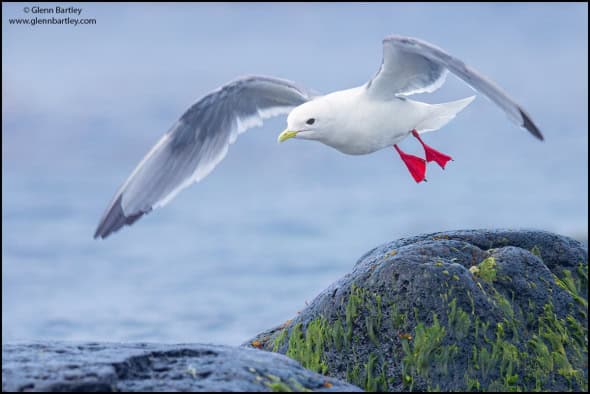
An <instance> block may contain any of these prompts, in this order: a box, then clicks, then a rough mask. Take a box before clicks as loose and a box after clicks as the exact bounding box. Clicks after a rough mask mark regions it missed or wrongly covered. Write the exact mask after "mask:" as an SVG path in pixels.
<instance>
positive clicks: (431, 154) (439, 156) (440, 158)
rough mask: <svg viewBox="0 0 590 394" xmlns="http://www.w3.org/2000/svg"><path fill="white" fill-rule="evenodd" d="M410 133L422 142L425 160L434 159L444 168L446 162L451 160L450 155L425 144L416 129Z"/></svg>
mask: <svg viewBox="0 0 590 394" xmlns="http://www.w3.org/2000/svg"><path fill="white" fill-rule="evenodd" d="M412 135H413V136H414V137H416V138H417V139H418V141H420V143H421V144H422V147H424V152H425V153H426V161H427V162H431V161H435V162H436V163H437V164H438V165H439V166H441V168H442V169H443V170H444V169H445V166H446V165H447V163H448V162H449V161H451V160H453V158H452V157H451V156H449V155H445V154H444V153H442V152H439V151H437V150H436V149H434V148H431V147H430V146H428V145H426V144H425V143H424V141H422V138H420V134H418V132H417V131H416V130H412Z"/></svg>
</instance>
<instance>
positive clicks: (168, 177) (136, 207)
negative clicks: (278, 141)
mask: <svg viewBox="0 0 590 394" xmlns="http://www.w3.org/2000/svg"><path fill="white" fill-rule="evenodd" d="M309 99H310V95H309V93H307V92H306V91H305V90H303V89H301V88H299V87H297V86H296V85H295V84H293V83H292V82H289V81H286V80H282V79H278V78H269V77H256V76H254V77H246V78H242V79H238V80H236V81H233V82H230V83H228V84H227V85H225V86H222V87H221V88H219V89H217V90H215V91H213V92H211V93H210V94H208V95H206V96H205V97H203V98H202V99H200V100H199V101H198V102H197V103H196V104H194V105H193V106H192V107H190V108H189V109H188V110H187V111H186V112H185V113H184V115H182V116H181V117H180V119H179V120H178V121H177V122H176V123H175V124H174V125H173V126H172V128H171V129H170V130H169V131H168V132H167V133H166V134H164V136H163V137H162V138H161V139H160V141H159V142H158V143H157V144H156V145H155V146H154V147H153V148H152V149H151V150H150V151H149V153H148V154H147V155H146V156H145V157H144V159H143V160H142V161H141V162H140V163H139V165H138V166H137V167H136V168H135V170H134V171H133V173H132V174H131V176H129V178H128V179H127V181H125V183H124V184H123V186H121V188H120V189H119V191H118V192H117V194H116V195H115V197H114V198H113V201H112V202H111V204H110V205H109V207H108V208H107V210H106V212H105V213H104V215H103V216H102V218H101V220H100V223H99V225H98V227H97V229H96V233H95V234H94V238H98V237H101V238H105V237H107V236H108V235H109V234H111V233H112V232H114V231H117V230H119V229H120V228H121V227H123V226H124V225H130V224H132V223H133V222H135V221H136V220H137V219H139V218H140V217H141V216H142V215H144V214H146V213H148V212H150V211H151V210H152V209H154V208H158V207H161V206H163V205H164V204H166V203H167V202H169V201H170V200H171V199H172V198H174V196H175V195H176V194H177V193H178V192H179V191H181V190H182V189H184V188H185V187H187V186H188V185H190V184H192V183H194V182H198V181H200V180H201V179H203V178H204V177H206V176H207V175H208V174H209V173H210V172H211V171H212V170H213V169H214V168H215V166H217V164H219V162H220V161H221V160H222V159H223V158H224V157H225V155H226V154H227V150H228V147H229V145H230V144H232V143H233V142H234V141H235V140H236V138H237V137H238V135H239V134H240V133H242V132H244V131H246V130H247V129H249V128H251V127H255V126H260V125H262V120H263V119H266V118H269V117H271V116H275V115H279V114H285V113H288V112H289V111H290V110H291V109H292V108H293V107H296V106H298V105H300V104H302V103H304V102H306V101H308V100H309Z"/></svg>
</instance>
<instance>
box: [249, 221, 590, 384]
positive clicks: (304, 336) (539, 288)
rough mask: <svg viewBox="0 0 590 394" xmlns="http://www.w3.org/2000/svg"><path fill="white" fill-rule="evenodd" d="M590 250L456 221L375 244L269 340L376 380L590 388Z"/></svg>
mask: <svg viewBox="0 0 590 394" xmlns="http://www.w3.org/2000/svg"><path fill="white" fill-rule="evenodd" d="M587 300H588V253H587V250H586V249H585V248H584V247H583V246H582V245H581V244H579V243H578V242H576V241H574V240H572V239H569V238H566V237H562V236H558V235H554V234H550V233H547V232H541V231H509V230H498V231H485V230H472V231H455V232H445V233H437V234H430V235H423V236H417V237H413V238H408V239H401V240H398V241H395V242H392V243H389V244H386V245H383V246H380V247H378V248H375V249H373V250H372V251H370V252H369V253H367V254H365V255H364V256H363V257H362V258H361V259H360V260H359V261H358V262H357V264H356V265H355V267H354V269H353V271H352V272H351V273H350V274H348V275H347V276H345V277H344V278H343V279H341V280H340V281H338V282H336V283H335V284H333V285H332V286H330V287H329V288H328V289H326V290H325V291H324V292H322V293H321V294H320V295H319V296H318V297H317V298H316V299H315V300H314V301H313V302H312V303H311V304H310V305H309V306H308V307H307V308H305V309H304V310H303V311H301V312H300V314H299V315H298V316H297V318H295V319H293V320H292V321H290V322H288V324H285V325H283V326H281V327H278V328H276V329H271V330H269V331H267V332H266V333H263V334H261V335H259V336H257V338H256V339H257V340H259V341H260V342H261V344H262V348H263V349H265V350H272V351H275V352H280V353H284V354H286V355H287V356H289V357H291V358H294V359H296V360H298V361H300V362H301V363H302V365H303V366H304V367H306V368H309V369H311V370H313V371H316V372H319V373H322V374H325V375H327V376H332V377H337V378H340V379H346V380H347V381H348V382H350V383H353V384H356V385H358V386H359V387H362V388H364V389H366V390H368V391H387V390H389V391H408V390H412V391H425V390H429V391H438V390H443V391H524V390H535V391H546V390H564V391H568V390H569V391H572V390H573V391H585V390H586V389H587V386H588V383H587V382H588V363H587V360H588V350H587V349H588V323H587V314H588V301H587Z"/></svg>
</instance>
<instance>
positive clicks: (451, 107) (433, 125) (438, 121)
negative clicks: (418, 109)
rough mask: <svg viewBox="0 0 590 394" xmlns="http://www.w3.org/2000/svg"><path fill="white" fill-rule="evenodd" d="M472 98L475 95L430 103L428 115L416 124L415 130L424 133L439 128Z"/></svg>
mask: <svg viewBox="0 0 590 394" xmlns="http://www.w3.org/2000/svg"><path fill="white" fill-rule="evenodd" d="M473 99H475V96H471V97H467V98H464V99H461V100H457V101H451V102H449V103H442V104H433V105H431V113H430V116H429V117H428V118H426V119H424V120H423V121H422V122H420V124H418V126H416V130H418V132H419V133H425V132H427V131H433V130H438V129H440V128H441V127H443V126H444V125H446V124H447V123H448V122H449V121H450V120H451V119H453V118H454V117H455V115H457V114H458V113H459V112H461V111H462V110H463V109H464V108H465V107H467V106H468V105H469V104H470V103H471V102H472V101H473Z"/></svg>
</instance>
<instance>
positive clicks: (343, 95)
mask: <svg viewBox="0 0 590 394" xmlns="http://www.w3.org/2000/svg"><path fill="white" fill-rule="evenodd" d="M474 98H475V96H472V97H468V98H466V99H464V100H459V101H454V102H451V103H443V104H434V105H432V104H427V103H423V102H420V101H414V100H410V99H407V98H404V97H392V98H391V99H388V100H378V99H375V98H373V97H371V95H369V94H368V90H367V86H366V85H363V86H359V87H356V88H352V89H346V90H339V91H336V92H333V93H330V94H327V95H325V96H321V97H317V98H315V99H313V100H311V101H308V102H306V103H304V104H301V105H300V106H298V107H296V108H295V109H293V111H291V113H290V114H289V117H288V118H287V124H288V129H290V130H296V129H297V126H296V125H297V124H298V123H301V121H300V120H304V119H309V118H310V117H312V116H313V117H314V119H318V123H320V124H319V125H318V124H314V126H316V128H317V127H321V128H322V129H327V130H330V132H327V133H315V135H313V136H312V135H309V134H306V131H299V132H298V133H297V135H296V136H295V138H303V139H314V140H317V141H319V142H322V143H324V144H326V145H328V146H331V147H332V148H335V149H337V150H339V151H340V152H342V153H346V154H349V155H366V154H369V153H373V152H375V151H377V150H380V149H383V148H387V147H389V148H391V147H392V146H393V145H395V144H397V143H399V142H400V141H401V140H403V139H404V138H406V137H407V136H408V135H410V132H411V131H412V130H418V132H425V131H431V130H436V129H438V128H440V127H442V126H443V125H444V124H446V123H447V122H448V121H449V120H451V119H452V118H453V117H454V116H455V114H456V113H458V112H459V111H461V110H462V109H463V108H465V107H466V106H467V105H468V104H469V103H470V102H471V101H472V100H473V99H474ZM457 104H459V105H457Z"/></svg>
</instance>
